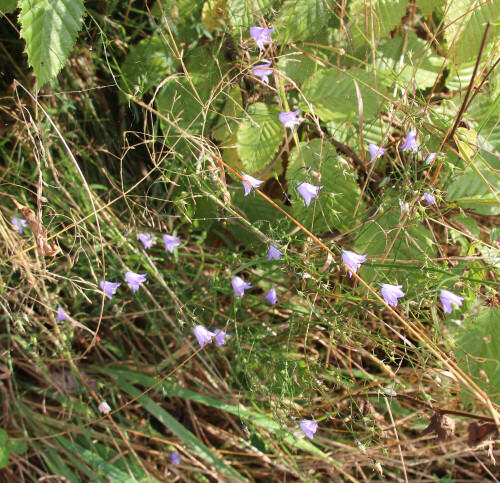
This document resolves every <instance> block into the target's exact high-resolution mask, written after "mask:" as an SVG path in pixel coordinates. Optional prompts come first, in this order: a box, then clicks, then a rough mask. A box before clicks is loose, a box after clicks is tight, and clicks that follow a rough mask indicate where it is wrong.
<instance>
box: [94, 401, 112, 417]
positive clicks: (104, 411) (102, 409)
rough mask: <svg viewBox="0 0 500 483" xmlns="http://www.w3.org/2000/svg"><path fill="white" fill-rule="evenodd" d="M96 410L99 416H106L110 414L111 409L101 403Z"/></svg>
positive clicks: (104, 402) (105, 403)
mask: <svg viewBox="0 0 500 483" xmlns="http://www.w3.org/2000/svg"><path fill="white" fill-rule="evenodd" d="M97 409H98V410H99V412H100V413H101V414H108V413H110V412H111V408H110V407H109V404H108V403H107V402H106V401H102V402H101V403H100V404H99V406H97Z"/></svg>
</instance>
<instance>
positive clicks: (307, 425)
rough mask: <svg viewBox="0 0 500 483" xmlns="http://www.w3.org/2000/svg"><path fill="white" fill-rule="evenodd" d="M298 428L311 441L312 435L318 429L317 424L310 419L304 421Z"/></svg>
mask: <svg viewBox="0 0 500 483" xmlns="http://www.w3.org/2000/svg"><path fill="white" fill-rule="evenodd" d="M299 426H300V429H301V430H302V431H303V432H304V434H305V435H306V436H307V437H308V438H309V439H310V440H311V441H312V439H313V436H314V433H315V432H316V431H317V429H318V423H317V422H316V421H311V420H310V419H304V420H303V421H301V422H300V423H299Z"/></svg>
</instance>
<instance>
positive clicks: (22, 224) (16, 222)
mask: <svg viewBox="0 0 500 483" xmlns="http://www.w3.org/2000/svg"><path fill="white" fill-rule="evenodd" d="M11 223H12V224H13V225H14V226H17V233H20V234H22V233H23V228H26V227H27V226H28V222H27V221H26V220H24V219H23V218H18V217H17V216H15V217H14V218H12V220H11Z"/></svg>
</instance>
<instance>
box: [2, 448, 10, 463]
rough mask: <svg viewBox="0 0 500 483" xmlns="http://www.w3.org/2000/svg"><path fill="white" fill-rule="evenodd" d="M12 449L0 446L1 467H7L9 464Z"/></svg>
mask: <svg viewBox="0 0 500 483" xmlns="http://www.w3.org/2000/svg"><path fill="white" fill-rule="evenodd" d="M9 460H10V451H9V448H7V446H0V468H5V467H6V466H7V465H8V464H9Z"/></svg>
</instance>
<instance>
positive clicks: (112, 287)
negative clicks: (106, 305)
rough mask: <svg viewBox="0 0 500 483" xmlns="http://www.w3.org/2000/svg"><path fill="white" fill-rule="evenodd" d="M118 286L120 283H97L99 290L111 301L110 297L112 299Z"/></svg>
mask: <svg viewBox="0 0 500 483" xmlns="http://www.w3.org/2000/svg"><path fill="white" fill-rule="evenodd" d="M120 285H121V283H114V282H108V281H105V280H104V281H102V282H99V287H101V290H103V291H104V293H105V294H106V295H107V296H108V297H109V300H111V297H113V295H114V294H115V293H116V290H117V289H118V287H119V286H120Z"/></svg>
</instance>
